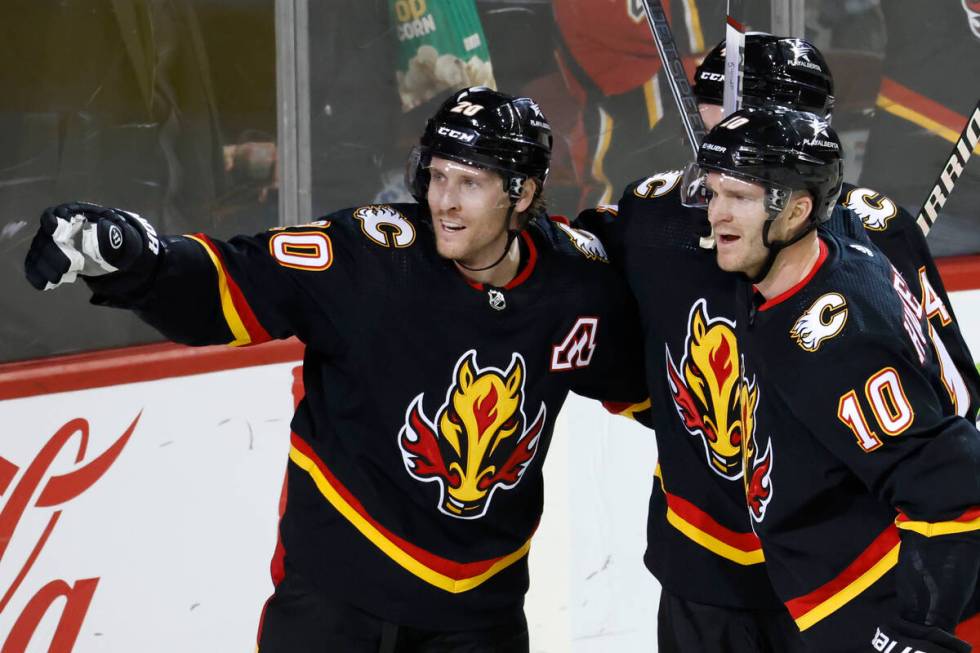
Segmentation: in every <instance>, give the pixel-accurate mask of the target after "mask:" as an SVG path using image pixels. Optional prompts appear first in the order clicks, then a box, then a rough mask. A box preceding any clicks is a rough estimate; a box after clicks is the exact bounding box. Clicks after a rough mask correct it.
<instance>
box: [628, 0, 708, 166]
mask: <svg viewBox="0 0 980 653" xmlns="http://www.w3.org/2000/svg"><path fill="white" fill-rule="evenodd" d="M643 8H644V9H645V10H646V15H647V22H648V23H649V24H650V31H651V32H652V33H653V41H654V43H656V44H657V53H658V54H659V55H660V61H661V63H662V64H663V69H664V70H665V71H666V72H667V81H669V82H670V92H671V94H672V95H673V96H674V101H675V102H677V109H678V110H679V111H680V114H681V122H682V123H683V124H684V131H685V132H687V140H688V142H689V143H690V144H691V150H692V151H693V152H694V156H695V157H697V155H698V148H699V147H700V146H701V142H702V141H703V140H704V136H705V129H704V122H703V121H702V120H701V114H700V113H699V112H698V100H697V98H695V97H694V92H693V91H692V90H691V84H690V83H689V82H688V81H687V73H685V72H684V64H682V63H681V56H680V54H679V53H678V52H677V43H676V42H675V41H674V35H673V33H671V31H670V24H669V23H668V22H667V14H666V13H665V12H664V5H663V3H662V2H661V1H660V0H643Z"/></svg>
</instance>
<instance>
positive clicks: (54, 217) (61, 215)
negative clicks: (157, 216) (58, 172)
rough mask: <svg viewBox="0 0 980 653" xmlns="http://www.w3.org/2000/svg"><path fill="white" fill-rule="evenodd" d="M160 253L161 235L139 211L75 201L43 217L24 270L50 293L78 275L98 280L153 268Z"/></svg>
mask: <svg viewBox="0 0 980 653" xmlns="http://www.w3.org/2000/svg"><path fill="white" fill-rule="evenodd" d="M159 253H160V241H159V239H158V238H157V234H156V231H155V230H154V229H153V226H152V225H150V223H149V222H147V221H146V220H144V219H143V218H141V217H140V216H138V215H136V214H135V213H130V212H129V211H122V210H120V209H110V208H106V207H103V206H99V205H97V204H86V203H84V202H73V203H70V204H59V205H58V206H53V207H50V208H47V209H45V210H44V213H42V214H41V225H40V227H39V228H38V231H37V234H35V235H34V240H33V241H31V248H30V250H28V252H27V258H26V259H25V260H24V272H25V273H26V275H27V280H28V281H29V282H30V283H31V285H32V286H34V287H35V288H37V289H38V290H51V289H52V288H56V287H58V286H59V285H61V284H62V283H72V282H74V281H75V279H76V278H77V275H79V274H81V275H83V276H91V277H95V276H100V275H104V274H109V273H112V272H120V271H125V270H129V269H131V268H135V267H139V268H148V267H150V266H152V264H153V262H154V261H155V259H156V257H157V255H158V254H159Z"/></svg>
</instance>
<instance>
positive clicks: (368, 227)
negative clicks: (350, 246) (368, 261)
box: [351, 204, 417, 249]
mask: <svg viewBox="0 0 980 653" xmlns="http://www.w3.org/2000/svg"><path fill="white" fill-rule="evenodd" d="M401 208H404V207H396V206H393V205H391V204H369V205H367V206H361V207H358V208H356V209H354V210H353V211H352V212H351V217H352V218H353V220H354V221H355V222H356V223H357V225H358V226H359V227H360V230H361V233H362V234H363V235H364V237H365V238H367V239H368V240H369V241H371V242H372V243H373V244H375V245H377V246H378V247H386V248H394V249H402V248H405V247H411V246H412V245H413V244H414V243H415V238H416V235H417V230H416V227H415V225H414V224H413V223H412V220H410V219H409V217H408V216H407V215H406V212H405V211H402V210H400V209H401Z"/></svg>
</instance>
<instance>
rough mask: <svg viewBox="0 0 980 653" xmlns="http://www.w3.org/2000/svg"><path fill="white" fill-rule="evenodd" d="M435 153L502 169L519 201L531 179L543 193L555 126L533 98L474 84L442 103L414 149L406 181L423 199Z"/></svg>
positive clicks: (507, 186)
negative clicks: (552, 125)
mask: <svg viewBox="0 0 980 653" xmlns="http://www.w3.org/2000/svg"><path fill="white" fill-rule="evenodd" d="M433 155H436V156H440V157H443V158H446V159H451V160H453V161H458V162H460V163H463V164H466V165H471V166H474V167H477V168H484V169H487V170H492V171H493V172H496V173H498V174H500V175H501V177H503V180H504V191H505V192H507V194H508V196H509V197H510V199H511V201H512V202H516V201H517V200H518V199H519V198H520V196H521V191H522V189H523V186H524V181H525V180H527V179H528V178H532V179H536V180H537V181H538V193H540V192H541V189H542V187H543V185H544V181H545V179H546V178H547V176H548V167H549V165H550V162H551V126H550V125H549V124H548V120H547V118H545V116H544V114H543V113H542V112H541V109H540V108H539V107H538V105H537V103H535V102H534V100H532V99H531V98H527V97H514V96H511V95H507V94H505V93H499V92H497V91H494V90H492V89H490V88H487V87H485V86H474V87H472V88H467V89H463V90H461V91H457V92H456V93H454V94H453V95H452V96H451V97H450V98H449V99H448V100H446V101H445V102H444V103H443V104H442V106H441V107H439V110H438V111H437V112H436V114H435V115H434V116H433V117H432V118H430V119H429V121H428V122H427V123H426V125H425V131H424V132H423V134H422V138H421V139H420V141H419V146H418V147H416V148H414V149H413V150H412V154H411V156H410V157H409V161H408V167H407V169H406V174H405V183H406V185H407V186H408V189H409V190H410V191H411V193H412V196H413V197H415V199H416V200H417V201H418V202H420V203H425V200H426V193H427V192H428V186H429V169H428V168H429V163H430V162H431V161H432V156H433Z"/></svg>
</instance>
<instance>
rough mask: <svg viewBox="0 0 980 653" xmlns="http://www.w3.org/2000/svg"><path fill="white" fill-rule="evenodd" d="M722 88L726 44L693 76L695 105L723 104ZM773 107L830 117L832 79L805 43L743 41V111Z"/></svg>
mask: <svg viewBox="0 0 980 653" xmlns="http://www.w3.org/2000/svg"><path fill="white" fill-rule="evenodd" d="M724 88H725V41H722V42H721V43H719V44H718V45H716V46H715V47H714V48H713V49H712V50H711V52H709V53H708V54H707V56H705V58H704V61H702V62H701V65H700V66H698V68H697V70H696V71H695V73H694V95H696V96H697V98H698V101H700V102H706V103H709V104H721V103H722V97H723V94H724ZM773 104H776V105H780V106H785V107H789V108H792V109H796V110H798V111H812V112H813V113H816V114H819V115H821V116H829V115H830V114H831V111H832V110H833V107H834V78H833V76H832V75H831V73H830V67H828V66H827V62H826V60H825V59H824V58H823V55H822V54H820V51H819V50H817V48H816V47H814V45H813V44H812V43H810V42H809V41H807V40H805V39H797V38H782V37H779V36H773V35H772V34H767V33H765V32H749V33H748V34H746V35H745V58H744V66H743V72H742V106H771V105H773Z"/></svg>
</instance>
